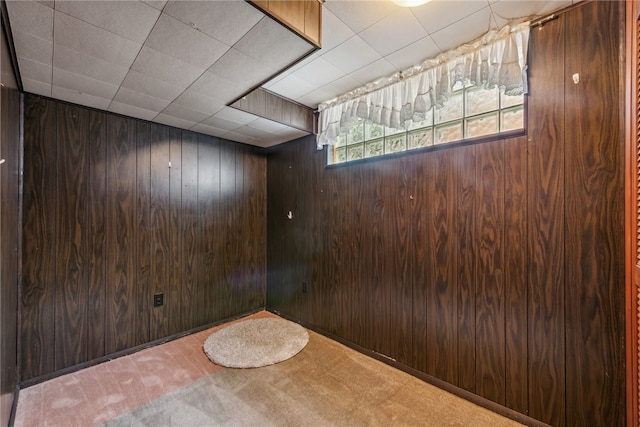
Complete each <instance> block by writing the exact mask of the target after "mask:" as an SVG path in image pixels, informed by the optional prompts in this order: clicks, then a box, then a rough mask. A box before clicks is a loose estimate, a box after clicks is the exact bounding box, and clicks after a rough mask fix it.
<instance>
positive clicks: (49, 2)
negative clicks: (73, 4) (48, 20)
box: [37, 0, 56, 9]
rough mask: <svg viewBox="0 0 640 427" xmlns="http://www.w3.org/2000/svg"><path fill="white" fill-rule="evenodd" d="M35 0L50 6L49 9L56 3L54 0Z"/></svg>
mask: <svg viewBox="0 0 640 427" xmlns="http://www.w3.org/2000/svg"><path fill="white" fill-rule="evenodd" d="M37 2H38V3H40V4H43V5H45V6H47V7H50V8H51V9H53V8H54V6H55V4H56V3H55V1H53V0H37Z"/></svg>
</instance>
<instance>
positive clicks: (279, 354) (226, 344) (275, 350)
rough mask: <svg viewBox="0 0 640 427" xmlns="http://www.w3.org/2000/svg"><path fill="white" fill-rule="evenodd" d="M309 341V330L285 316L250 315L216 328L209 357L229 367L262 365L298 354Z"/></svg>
mask: <svg viewBox="0 0 640 427" xmlns="http://www.w3.org/2000/svg"><path fill="white" fill-rule="evenodd" d="M307 342H309V334H308V333H307V330H306V329H305V328H303V327H302V326H300V325H298V324H297V323H293V322H290V321H288V320H285V319H249V320H243V321H241V322H238V323H235V324H233V325H230V326H227V327H225V328H222V329H220V330H219V331H216V332H214V333H213V334H211V336H209V338H207V340H206V341H205V342H204V345H203V349H204V352H205V353H206V355H207V357H209V359H210V360H211V361H212V362H213V363H215V364H216V365H220V366H225V367H228V368H260V367H263V366H268V365H273V364H274V363H279V362H282V361H283V360H287V359H290V358H291V357H293V356H295V355H296V354H298V353H299V352H300V350H302V349H303V348H304V346H305V345H307Z"/></svg>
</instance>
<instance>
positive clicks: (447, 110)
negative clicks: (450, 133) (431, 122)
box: [436, 92, 462, 123]
mask: <svg viewBox="0 0 640 427" xmlns="http://www.w3.org/2000/svg"><path fill="white" fill-rule="evenodd" d="M461 118H462V92H458V93H456V94H453V95H452V96H451V98H449V99H448V100H446V101H445V102H444V105H443V106H442V108H439V109H436V123H442V122H448V121H450V120H455V119H461Z"/></svg>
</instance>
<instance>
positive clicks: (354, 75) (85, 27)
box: [6, 0, 577, 147]
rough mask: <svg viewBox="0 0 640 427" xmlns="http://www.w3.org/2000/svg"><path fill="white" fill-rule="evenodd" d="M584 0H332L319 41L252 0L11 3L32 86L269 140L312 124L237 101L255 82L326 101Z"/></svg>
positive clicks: (300, 98)
mask: <svg viewBox="0 0 640 427" xmlns="http://www.w3.org/2000/svg"><path fill="white" fill-rule="evenodd" d="M576 2H577V0H554V1H544V0H517V1H513V0H497V1H496V0H471V1H452V0H433V1H432V2H430V3H427V4H426V5H424V6H420V7H415V8H410V9H407V8H402V7H399V6H397V5H395V4H394V3H392V2H391V1H386V0H377V1H359V0H327V1H326V2H325V3H324V4H323V7H322V49H320V50H316V49H315V47H314V46H312V45H311V44H310V43H309V42H307V41H306V40H304V39H302V38H301V37H299V36H297V35H295V34H294V33H292V32H291V31H289V30H287V29H286V28H284V27H283V26H281V25H280V24H278V23H276V22H275V21H274V20H272V19H271V18H270V17H268V16H265V15H264V14H263V13H262V12H261V11H259V10H258V9H256V8H254V7H253V6H251V5H250V4H249V3H247V2H245V1H243V0H232V1H219V0H210V1H187V0H169V1H162V0H156V1H95V0H90V1H70V0H64V1H60V0H55V1H35V0H8V1H7V2H6V4H7V10H8V15H9V22H10V25H11V32H12V37H13V42H14V45H15V51H16V56H17V59H18V66H19V71H20V76H21V80H22V85H23V88H24V90H25V91H26V92H30V93H34V94H37V95H44V96H48V97H52V98H55V99H60V100H63V101H69V102H73V103H76V104H80V105H85V106H89V107H94V108H98V109H101V110H106V111H112V112H115V113H120V114H124V115H127V116H132V117H136V118H140V119H144V120H150V121H153V122H157V123H163V124H167V125H170V126H175V127H178V128H182V129H190V130H193V131H196V132H200V133H204V134H208V135H213V136H217V137H222V138H225V139H229V140H232V141H237V142H242V143H247V144H252V145H256V146H260V147H269V146H272V145H276V144H279V143H282V142H285V141H289V140H292V139H295V138H298V137H300V136H303V135H306V134H307V132H304V131H302V130H299V129H296V128H293V127H291V126H287V125H285V124H281V123H277V122H274V121H270V120H267V119H265V118H261V117H257V116H254V115H252V114H249V113H246V112H243V111H240V110H237V109H235V108H232V107H229V106H228V104H229V103H230V102H232V101H234V100H235V99H237V98H238V97H239V96H241V95H243V94H244V93H246V92H247V91H248V90H250V89H252V88H254V87H256V86H259V85H262V87H263V88H264V89H266V90H268V91H270V92H273V93H275V94H278V95H281V96H282V97H285V98H288V99H290V100H292V101H294V102H297V103H300V104H303V105H306V106H308V107H311V108H317V106H318V104H319V103H321V102H323V101H327V100H330V99H332V98H335V97H337V96H338V95H341V94H343V93H345V92H347V91H349V90H352V89H355V88H357V87H360V86H363V85H365V84H366V83H369V82H371V81H374V80H376V79H379V78H381V77H384V76H388V75H391V74H393V73H395V72H397V71H401V70H404V69H406V68H408V67H410V66H412V65H416V64H419V63H420V62H422V61H423V60H425V59H427V58H432V57H434V56H437V55H438V54H440V53H442V52H445V51H447V50H449V49H452V48H455V47H457V46H459V45H460V44H463V43H466V42H468V41H471V40H473V39H475V38H477V37H479V36H480V35H482V34H484V33H485V32H487V31H489V30H490V29H494V28H500V27H502V26H504V25H506V24H507V23H509V22H520V21H522V20H524V19H526V18H529V17H541V16H544V15H547V14H549V13H551V12H553V11H555V10H558V9H561V8H564V7H566V6H569V5H571V4H572V3H576ZM310 53H311V54H310ZM309 54H310V55H309ZM305 56H306V58H305V59H303V60H302V61H299V62H297V61H298V60H299V59H300V58H304V57H305ZM296 62H297V64H295V65H293V66H291V67H290V65H291V64H294V63H296Z"/></svg>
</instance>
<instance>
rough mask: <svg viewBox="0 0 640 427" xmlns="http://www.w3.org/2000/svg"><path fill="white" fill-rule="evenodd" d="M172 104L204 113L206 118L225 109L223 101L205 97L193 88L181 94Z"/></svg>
mask: <svg viewBox="0 0 640 427" xmlns="http://www.w3.org/2000/svg"><path fill="white" fill-rule="evenodd" d="M173 103H174V104H176V105H182V106H183V107H186V108H189V109H191V110H194V111H199V112H201V113H205V114H206V115H207V116H211V115H213V114H215V113H217V112H218V111H220V110H221V109H222V108H224V107H225V103H224V102H223V101H221V100H219V99H216V98H212V97H209V96H206V95H204V94H202V93H200V92H198V91H197V90H195V89H193V88H189V89H187V90H186V91H184V92H183V93H181V94H180V96H178V97H177V98H176V99H175V100H174V101H173Z"/></svg>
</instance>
